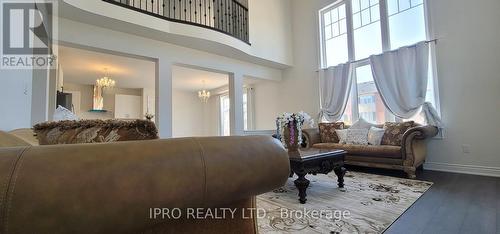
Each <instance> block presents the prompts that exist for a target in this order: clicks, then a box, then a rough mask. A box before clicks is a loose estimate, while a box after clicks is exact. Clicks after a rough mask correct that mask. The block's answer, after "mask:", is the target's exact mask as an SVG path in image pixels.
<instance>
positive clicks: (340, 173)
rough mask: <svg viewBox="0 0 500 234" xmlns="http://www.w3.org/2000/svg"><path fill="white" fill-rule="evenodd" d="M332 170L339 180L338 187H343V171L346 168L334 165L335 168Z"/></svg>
mask: <svg viewBox="0 0 500 234" xmlns="http://www.w3.org/2000/svg"><path fill="white" fill-rule="evenodd" d="M333 171H334V172H335V175H337V177H338V180H337V181H338V182H339V188H343V187H344V175H345V172H346V171H347V170H346V169H345V167H343V166H337V167H335V169H333Z"/></svg>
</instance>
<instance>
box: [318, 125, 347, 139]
mask: <svg viewBox="0 0 500 234" xmlns="http://www.w3.org/2000/svg"><path fill="white" fill-rule="evenodd" d="M318 127H319V136H320V140H321V142H322V143H338V142H339V137H338V136H337V132H336V131H335V130H338V129H344V122H336V123H319V124H318Z"/></svg>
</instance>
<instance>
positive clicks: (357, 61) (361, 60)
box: [316, 39, 438, 72]
mask: <svg viewBox="0 0 500 234" xmlns="http://www.w3.org/2000/svg"><path fill="white" fill-rule="evenodd" d="M437 41H438V39H432V40H428V41H425V43H431V42H434V43H437ZM418 43H420V42H418ZM418 43H416V44H418ZM416 44H413V45H409V46H414V45H416ZM409 46H403V47H409ZM366 60H368V58H364V59H359V60H355V61H352V62H348V63H359V62H363V61H366ZM326 69H327V68H325V69H319V70H316V72H319V71H321V70H326Z"/></svg>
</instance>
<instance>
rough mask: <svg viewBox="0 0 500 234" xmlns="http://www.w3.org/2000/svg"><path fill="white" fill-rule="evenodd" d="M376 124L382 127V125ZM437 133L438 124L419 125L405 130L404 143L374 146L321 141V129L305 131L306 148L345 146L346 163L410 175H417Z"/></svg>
mask: <svg viewBox="0 0 500 234" xmlns="http://www.w3.org/2000/svg"><path fill="white" fill-rule="evenodd" d="M348 127H349V126H346V127H345V128H348ZM376 127H379V128H383V125H376ZM437 133H438V129H437V128H436V127H433V126H416V127H413V128H410V129H408V130H407V131H406V132H405V133H404V135H403V140H402V142H403V143H402V145H401V146H392V145H377V146H375V145H352V144H338V143H322V142H321V140H320V134H319V130H318V129H305V130H303V134H304V139H305V144H304V147H306V148H309V147H313V148H322V149H342V150H345V151H347V155H346V158H345V164H347V165H356V166H364V167H375V168H386V169H396V170H402V171H404V172H405V173H406V174H407V175H408V177H409V178H415V177H416V175H415V172H416V169H417V167H419V166H421V165H422V164H423V163H424V162H425V157H426V154H427V147H426V139H428V138H431V137H434V136H436V135H437Z"/></svg>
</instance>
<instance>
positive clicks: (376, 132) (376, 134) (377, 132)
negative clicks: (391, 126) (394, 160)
mask: <svg viewBox="0 0 500 234" xmlns="http://www.w3.org/2000/svg"><path fill="white" fill-rule="evenodd" d="M384 133H385V130H384V129H382V128H377V127H371V128H370V130H369V131H368V144H370V145H380V143H381V142H382V137H383V136H384Z"/></svg>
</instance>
